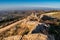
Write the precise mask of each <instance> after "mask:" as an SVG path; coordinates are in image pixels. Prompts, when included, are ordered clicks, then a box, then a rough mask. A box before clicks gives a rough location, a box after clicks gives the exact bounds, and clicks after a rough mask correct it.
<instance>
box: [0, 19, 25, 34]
mask: <svg viewBox="0 0 60 40" xmlns="http://www.w3.org/2000/svg"><path fill="white" fill-rule="evenodd" d="M23 20H24V19H23ZM23 20H19V21H17V22H15V23H13V24H11V25H8V26H6V27H4V28H1V29H0V33H2V32H4V31H6V30H8V29H10V28H12V27H15V26H16V25H17V24H19V23H20V22H22V21H23Z"/></svg>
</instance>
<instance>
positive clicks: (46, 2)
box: [0, 0, 60, 9]
mask: <svg viewBox="0 0 60 40" xmlns="http://www.w3.org/2000/svg"><path fill="white" fill-rule="evenodd" d="M23 7H49V8H60V0H0V9H12V8H23Z"/></svg>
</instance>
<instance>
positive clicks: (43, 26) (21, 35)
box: [0, 13, 60, 40]
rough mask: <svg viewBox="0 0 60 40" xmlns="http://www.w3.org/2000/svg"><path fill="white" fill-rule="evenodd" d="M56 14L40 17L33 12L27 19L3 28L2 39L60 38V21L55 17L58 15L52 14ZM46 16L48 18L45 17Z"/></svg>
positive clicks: (38, 39) (35, 39) (45, 39)
mask: <svg viewBox="0 0 60 40" xmlns="http://www.w3.org/2000/svg"><path fill="white" fill-rule="evenodd" d="M54 14H56V13H46V14H41V15H40V18H39V17H37V15H36V14H32V15H30V16H28V17H27V18H25V19H22V20H19V21H17V22H15V23H13V24H10V25H8V26H6V27H4V28H1V29H0V40H60V38H59V37H60V34H59V33H60V31H58V30H59V29H60V22H57V19H53V18H56V17H52V16H50V15H54ZM44 15H46V16H44ZM45 17H47V19H44V18H45ZM50 17H51V18H50ZM48 18H50V19H48ZM51 19H52V20H53V21H52V20H51ZM52 25H53V27H52ZM51 28H52V29H53V30H52V29H51ZM57 34H58V35H59V36H58V35H57ZM56 36H58V37H56Z"/></svg>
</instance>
